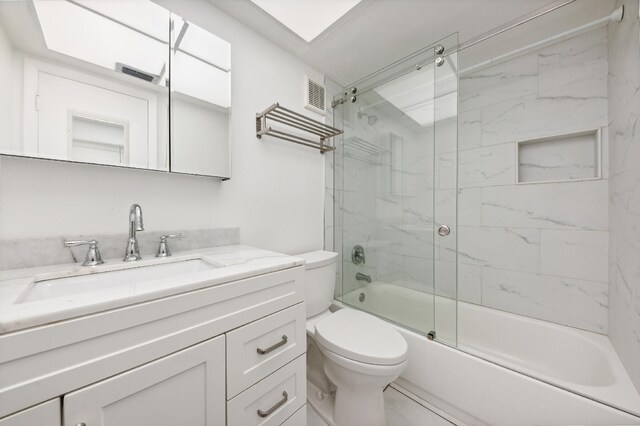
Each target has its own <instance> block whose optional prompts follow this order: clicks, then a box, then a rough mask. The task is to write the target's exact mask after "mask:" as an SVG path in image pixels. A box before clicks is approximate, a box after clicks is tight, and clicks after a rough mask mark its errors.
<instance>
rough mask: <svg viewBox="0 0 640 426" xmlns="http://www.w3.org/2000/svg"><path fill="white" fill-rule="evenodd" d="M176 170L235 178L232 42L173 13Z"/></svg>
mask: <svg viewBox="0 0 640 426" xmlns="http://www.w3.org/2000/svg"><path fill="white" fill-rule="evenodd" d="M170 87H171V171H172V172H180V173H190V174H198V175H207V176H218V177H222V178H228V177H230V172H231V171H230V157H229V155H230V152H229V119H230V110H231V46H230V44H229V43H228V42H226V41H225V40H222V39H221V38H219V37H217V36H215V35H213V34H211V33H209V32H207V31H206V30H203V29H202V28H200V27H198V26H196V25H194V24H193V23H191V22H188V21H186V20H184V19H183V18H181V17H179V16H176V15H172V30H171V84H170Z"/></svg>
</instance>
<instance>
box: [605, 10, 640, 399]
mask: <svg viewBox="0 0 640 426" xmlns="http://www.w3.org/2000/svg"><path fill="white" fill-rule="evenodd" d="M620 4H624V7H625V10H624V18H623V20H622V22H621V23H619V24H613V25H610V26H609V118H610V124H609V134H610V143H611V151H610V152H611V182H610V184H611V185H610V191H611V197H610V215H611V222H610V223H611V246H610V247H611V263H610V275H609V279H610V285H609V338H610V339H611V341H612V342H613V345H614V347H615V348H616V351H617V352H618V355H619V356H620V359H621V360H622V363H623V364H624V366H625V368H626V369H627V372H628V373H629V376H630V377H631V380H632V381H633V383H634V384H635V386H636V388H637V389H638V391H640V127H639V126H640V72H639V70H640V24H639V23H638V2H637V1H635V0H634V1H631V0H629V1H618V2H617V4H616V7H618V6H619V5H620Z"/></svg>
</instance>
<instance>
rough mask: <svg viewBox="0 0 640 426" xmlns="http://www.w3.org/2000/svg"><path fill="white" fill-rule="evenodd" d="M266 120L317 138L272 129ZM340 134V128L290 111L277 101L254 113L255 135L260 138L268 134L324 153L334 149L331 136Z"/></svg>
mask: <svg viewBox="0 0 640 426" xmlns="http://www.w3.org/2000/svg"><path fill="white" fill-rule="evenodd" d="M267 120H271V121H274V122H276V123H280V124H284V125H286V126H289V127H292V128H294V129H297V130H300V131H302V132H306V133H310V134H312V135H314V136H316V137H317V140H316V139H310V138H308V137H305V135H298V134H293V133H288V132H285V131H282V130H276V129H273V128H272V127H271V126H269V123H268V121H267ZM340 134H342V130H339V129H336V128H335V127H331V126H328V125H326V124H324V123H321V122H320V121H317V120H313V119H311V118H309V117H306V116H304V115H302V114H299V113H297V112H294V111H291V110H290V109H288V108H285V107H283V106H280V104H279V103H277V102H276V103H275V104H273V105H271V106H270V107H269V108H267V109H265V110H264V111H262V112H260V113H258V114H256V137H257V138H258V139H261V138H262V136H264V135H269V136H273V137H274V138H278V139H283V140H285V141H289V142H294V143H297V144H300V145H304V146H309V147H312V148H316V149H319V150H320V152H321V153H322V154H324V153H325V152H328V151H334V150H335V149H336V148H335V144H334V143H332V142H331V138H333V137H335V136H338V135H340Z"/></svg>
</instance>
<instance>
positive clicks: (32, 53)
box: [0, 0, 231, 179]
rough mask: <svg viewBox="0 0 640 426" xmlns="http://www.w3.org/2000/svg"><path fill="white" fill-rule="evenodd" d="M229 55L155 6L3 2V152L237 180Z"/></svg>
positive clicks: (98, 0) (216, 40)
mask: <svg viewBox="0 0 640 426" xmlns="http://www.w3.org/2000/svg"><path fill="white" fill-rule="evenodd" d="M230 110H231V46H230V44H229V43H228V42H226V41H225V40H223V39H221V38H220V37H218V36H216V35H214V34H211V33H210V32H208V31H206V30H204V29H203V28H201V27H198V26H197V25H194V24H193V23H192V22H189V21H187V20H185V19H183V18H182V17H180V16H178V15H176V14H174V13H171V12H170V11H168V10H166V9H164V8H162V7H160V6H158V5H157V4H155V3H153V2H152V1H150V0H137V1H130V0H24V1H16V2H0V129H2V130H3V132H2V135H1V136H0V154H3V155H11V156H23V157H34V158H44V159H52V160H61V161H71V162H80V163H90V164H101V165H109V166H118V167H130V168H140V169H150V170H160V171H169V172H174V173H187V174H195V175H205V176H215V177H219V178H223V179H226V178H229V177H230V149H229V135H230V133H229V124H230V123H229V120H230Z"/></svg>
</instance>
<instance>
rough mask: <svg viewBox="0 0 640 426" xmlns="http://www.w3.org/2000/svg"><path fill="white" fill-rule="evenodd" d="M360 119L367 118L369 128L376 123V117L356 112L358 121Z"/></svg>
mask: <svg viewBox="0 0 640 426" xmlns="http://www.w3.org/2000/svg"><path fill="white" fill-rule="evenodd" d="M362 117H367V123H369V126H373V125H374V124H376V123H377V122H378V117H377V116H375V115H373V114H367V113H364V112H360V111H358V120H360V119H361V118H362Z"/></svg>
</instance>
